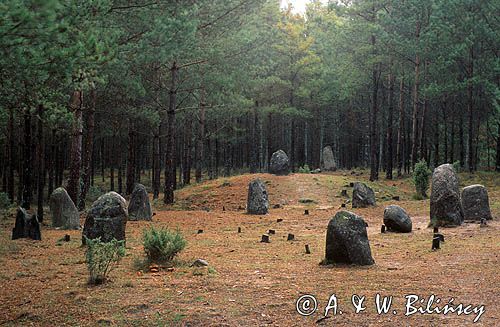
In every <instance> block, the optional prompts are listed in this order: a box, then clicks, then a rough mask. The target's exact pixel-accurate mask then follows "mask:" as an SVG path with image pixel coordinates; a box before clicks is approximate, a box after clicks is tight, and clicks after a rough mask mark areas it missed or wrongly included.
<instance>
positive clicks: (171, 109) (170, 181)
mask: <svg viewBox="0 0 500 327" xmlns="http://www.w3.org/2000/svg"><path fill="white" fill-rule="evenodd" d="M178 71H179V67H178V66H177V63H176V62H175V61H174V63H173V64H172V67H171V68H170V74H171V79H172V80H171V85H170V99H169V105H168V111H167V115H168V126H167V149H166V156H165V172H166V173H165V191H164V192H165V196H164V198H163V203H165V204H171V203H174V188H175V166H174V163H175V109H176V106H177V75H178Z"/></svg>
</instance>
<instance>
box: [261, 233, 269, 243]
mask: <svg viewBox="0 0 500 327" xmlns="http://www.w3.org/2000/svg"><path fill="white" fill-rule="evenodd" d="M260 242H261V243H269V235H266V234H264V235H262V239H261V240H260Z"/></svg>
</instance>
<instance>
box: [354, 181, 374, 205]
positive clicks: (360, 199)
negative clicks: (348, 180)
mask: <svg viewBox="0 0 500 327" xmlns="http://www.w3.org/2000/svg"><path fill="white" fill-rule="evenodd" d="M376 204H377V202H376V201H375V192H373V190H372V189H371V188H370V187H369V186H368V185H366V184H365V183H361V182H356V183H354V186H353V189H352V207H353V208H367V207H369V206H374V205H376Z"/></svg>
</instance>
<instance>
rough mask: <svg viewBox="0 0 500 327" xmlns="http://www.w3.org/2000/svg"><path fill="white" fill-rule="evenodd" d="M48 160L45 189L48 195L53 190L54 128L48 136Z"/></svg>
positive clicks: (54, 164)
mask: <svg viewBox="0 0 500 327" xmlns="http://www.w3.org/2000/svg"><path fill="white" fill-rule="evenodd" d="M48 157H49V160H48V164H49V165H48V167H47V170H48V175H49V185H48V189H47V193H48V195H49V196H50V195H51V194H52V191H53V190H54V175H55V166H56V130H55V129H53V130H52V134H51V137H50V153H49V156H48Z"/></svg>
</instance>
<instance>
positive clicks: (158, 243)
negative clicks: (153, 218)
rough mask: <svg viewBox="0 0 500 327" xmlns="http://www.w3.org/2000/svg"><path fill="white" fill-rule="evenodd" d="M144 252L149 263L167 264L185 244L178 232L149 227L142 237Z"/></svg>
mask: <svg viewBox="0 0 500 327" xmlns="http://www.w3.org/2000/svg"><path fill="white" fill-rule="evenodd" d="M142 243H143V245H144V252H146V256H147V260H148V261H149V263H152V262H155V263H169V262H171V261H172V260H173V259H174V257H175V256H176V255H177V254H178V253H179V252H181V251H182V250H183V249H184V248H185V247H186V244H187V241H186V240H185V239H184V237H183V236H182V234H181V233H180V231H178V230H177V231H175V232H173V231H170V230H168V229H165V228H161V229H156V228H154V227H151V228H149V229H146V230H144V234H143V236H142Z"/></svg>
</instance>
